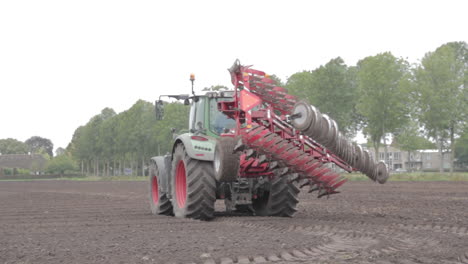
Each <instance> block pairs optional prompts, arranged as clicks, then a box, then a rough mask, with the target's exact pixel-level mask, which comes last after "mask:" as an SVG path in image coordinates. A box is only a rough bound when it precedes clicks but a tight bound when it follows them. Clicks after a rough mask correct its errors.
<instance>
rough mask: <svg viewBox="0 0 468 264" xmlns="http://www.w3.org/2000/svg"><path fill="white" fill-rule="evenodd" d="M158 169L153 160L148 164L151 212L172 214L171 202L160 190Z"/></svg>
mask: <svg viewBox="0 0 468 264" xmlns="http://www.w3.org/2000/svg"><path fill="white" fill-rule="evenodd" d="M160 177H161V175H159V170H158V167H157V166H156V164H155V163H154V162H151V165H150V175H149V202H150V208H151V213H153V214H155V215H156V214H160V215H172V214H173V212H172V204H171V201H170V200H169V198H167V196H166V194H165V193H163V192H162V190H160V188H159V186H160V184H159V182H160Z"/></svg>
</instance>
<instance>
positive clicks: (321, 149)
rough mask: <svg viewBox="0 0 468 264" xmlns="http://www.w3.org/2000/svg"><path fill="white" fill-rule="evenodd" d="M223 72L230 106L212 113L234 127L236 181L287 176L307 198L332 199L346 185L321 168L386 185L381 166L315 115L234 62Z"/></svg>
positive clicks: (325, 119) (223, 104)
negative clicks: (228, 82)
mask: <svg viewBox="0 0 468 264" xmlns="http://www.w3.org/2000/svg"><path fill="white" fill-rule="evenodd" d="M229 72H230V73H231V80H232V83H233V84H234V88H235V94H234V101H233V102H219V103H218V108H219V110H220V111H222V112H224V113H225V114H226V115H228V116H229V117H231V118H233V119H235V120H236V122H237V129H236V130H235V136H237V137H239V139H240V140H239V143H238V144H237V146H236V148H235V151H238V152H241V155H240V169H239V175H240V176H241V177H258V176H259V175H264V176H268V177H281V176H285V175H287V177H289V178H290V180H291V181H299V182H300V184H301V186H309V192H312V191H318V197H322V196H324V195H330V194H334V193H338V191H337V188H338V187H340V186H341V185H343V184H344V183H345V182H346V179H345V178H343V177H341V176H340V175H339V174H338V173H336V172H334V171H333V170H332V169H331V168H330V167H329V166H328V165H326V164H327V163H333V164H336V166H338V167H340V168H342V169H343V170H345V171H347V172H351V171H353V170H360V171H361V172H363V173H364V174H366V175H367V176H368V177H369V178H370V179H372V180H374V181H378V182H379V183H384V182H385V181H386V179H387V178H388V172H387V167H386V165H385V164H384V163H378V164H376V163H375V162H374V161H373V160H372V159H371V157H370V155H369V153H368V152H367V151H363V150H362V149H361V148H360V146H357V145H354V144H351V143H350V142H348V141H347V140H346V139H345V138H344V136H343V135H341V133H339V131H338V126H337V124H336V122H335V121H333V120H332V119H330V118H329V117H328V116H326V115H324V114H321V113H320V112H319V111H318V109H316V108H315V107H313V106H310V105H309V104H307V103H305V102H302V101H298V100H297V98H296V97H294V96H292V95H289V94H288V93H287V90H286V89H284V88H282V87H278V86H276V85H275V83H274V81H273V80H272V79H271V78H269V77H268V75H266V74H265V73H264V72H262V71H258V70H254V69H252V68H251V67H250V66H242V65H241V64H240V63H239V61H238V60H237V61H236V62H235V63H234V65H233V66H232V67H231V68H230V69H229Z"/></svg>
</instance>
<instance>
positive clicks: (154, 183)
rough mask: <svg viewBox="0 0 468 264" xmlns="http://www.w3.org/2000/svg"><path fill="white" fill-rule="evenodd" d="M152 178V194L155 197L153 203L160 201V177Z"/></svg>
mask: <svg viewBox="0 0 468 264" xmlns="http://www.w3.org/2000/svg"><path fill="white" fill-rule="evenodd" d="M152 177H153V179H152V180H151V196H152V197H153V203H155V204H157V203H158V201H159V190H158V178H157V177H156V176H152Z"/></svg>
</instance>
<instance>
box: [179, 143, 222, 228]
mask: <svg viewBox="0 0 468 264" xmlns="http://www.w3.org/2000/svg"><path fill="white" fill-rule="evenodd" d="M171 175H172V206H173V208H174V214H175V216H176V217H179V218H193V219H200V220H210V219H212V218H213V217H214V204H215V201H216V181H215V178H214V171H213V162H211V161H202V160H195V159H192V158H190V157H189V156H188V155H187V152H186V151H185V147H184V145H183V144H179V145H177V146H176V148H175V151H174V154H173V156H172V173H171Z"/></svg>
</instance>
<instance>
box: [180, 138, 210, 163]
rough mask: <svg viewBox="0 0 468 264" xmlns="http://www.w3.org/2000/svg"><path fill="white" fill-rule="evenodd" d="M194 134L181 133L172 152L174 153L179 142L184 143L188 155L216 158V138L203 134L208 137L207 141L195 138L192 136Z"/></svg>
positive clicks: (208, 158) (201, 158) (198, 158)
mask: <svg viewBox="0 0 468 264" xmlns="http://www.w3.org/2000/svg"><path fill="white" fill-rule="evenodd" d="M193 136H194V134H191V133H186V134H182V135H179V136H178V137H177V138H176V140H175V142H174V146H173V148H172V153H174V150H175V147H176V146H177V145H178V144H181V143H182V144H184V147H185V151H186V152H187V155H188V156H189V157H190V158H192V159H196V160H206V161H213V160H214V152H215V148H216V139H215V138H212V137H208V136H204V135H203V136H201V137H203V138H205V139H206V141H200V140H195V139H193V138H192V137H193Z"/></svg>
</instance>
